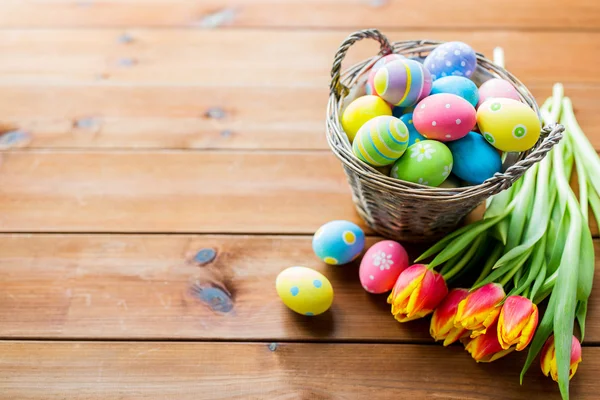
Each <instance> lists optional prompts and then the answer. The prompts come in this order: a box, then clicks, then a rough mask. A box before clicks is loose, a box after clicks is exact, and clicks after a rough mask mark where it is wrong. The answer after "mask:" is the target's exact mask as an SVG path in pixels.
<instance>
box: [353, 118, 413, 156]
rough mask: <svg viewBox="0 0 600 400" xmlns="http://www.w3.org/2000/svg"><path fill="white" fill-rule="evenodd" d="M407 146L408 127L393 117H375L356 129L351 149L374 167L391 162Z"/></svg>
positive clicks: (402, 152)
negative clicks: (356, 132)
mask: <svg viewBox="0 0 600 400" xmlns="http://www.w3.org/2000/svg"><path fill="white" fill-rule="evenodd" d="M407 147H408V128H407V127H406V125H404V123H403V122H402V121H401V120H399V119H398V118H395V117H389V116H382V117H375V118H373V119H372V120H370V121H367V123H365V124H364V125H363V126H362V128H360V130H359V131H358V134H357V135H356V138H355V139H354V143H353V144H352V151H353V153H354V155H355V156H356V157H358V158H359V159H360V160H362V161H364V162H366V163H367V164H369V165H372V166H374V167H382V166H384V165H389V164H393V163H394V161H396V160H397V159H399V158H400V157H402V154H404V152H405V151H406V148H407Z"/></svg>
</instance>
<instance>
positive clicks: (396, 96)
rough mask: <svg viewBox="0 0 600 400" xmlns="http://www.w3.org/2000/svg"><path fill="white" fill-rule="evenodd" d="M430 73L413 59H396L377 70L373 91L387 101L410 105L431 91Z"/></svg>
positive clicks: (405, 105)
mask: <svg viewBox="0 0 600 400" xmlns="http://www.w3.org/2000/svg"><path fill="white" fill-rule="evenodd" d="M431 84H432V81H431V73H430V72H429V70H427V69H426V68H425V67H423V65H422V64H420V63H419V62H417V61H414V60H408V59H405V60H396V61H392V62H390V63H387V64H384V65H382V66H381V68H379V69H378V70H377V73H376V74H375V79H374V87H375V92H376V93H377V95H378V96H379V97H381V98H382V99H384V100H385V101H387V102H388V103H390V104H392V105H394V106H399V107H410V106H413V105H415V104H417V103H418V102H419V100H421V99H423V98H425V97H426V96H428V95H429V92H431Z"/></svg>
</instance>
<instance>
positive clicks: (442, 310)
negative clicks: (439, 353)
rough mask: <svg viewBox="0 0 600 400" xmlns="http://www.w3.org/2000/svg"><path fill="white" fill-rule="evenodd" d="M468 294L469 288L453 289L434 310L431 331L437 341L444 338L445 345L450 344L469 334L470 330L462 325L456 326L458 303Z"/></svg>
mask: <svg viewBox="0 0 600 400" xmlns="http://www.w3.org/2000/svg"><path fill="white" fill-rule="evenodd" d="M468 294H469V291H468V290H467V289H452V290H451V291H450V292H449V293H448V295H447V296H446V297H445V298H444V300H442V302H441V303H440V305H439V306H438V307H437V308H436V309H435V311H434V312H433V317H431V325H430V327H429V333H430V334H431V336H432V337H433V338H434V339H435V340H436V341H438V340H443V341H444V346H448V345H449V344H452V343H454V342H456V341H457V340H458V339H460V338H461V337H463V336H464V335H465V334H468V331H467V330H466V329H465V328H463V327H462V326H460V327H456V326H454V318H455V317H456V310H457V309H458V303H460V302H461V301H462V300H464V299H465V298H466V297H467V296H468Z"/></svg>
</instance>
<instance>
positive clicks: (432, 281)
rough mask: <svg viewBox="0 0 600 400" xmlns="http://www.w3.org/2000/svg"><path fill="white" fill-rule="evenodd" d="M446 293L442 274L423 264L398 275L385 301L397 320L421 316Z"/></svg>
mask: <svg viewBox="0 0 600 400" xmlns="http://www.w3.org/2000/svg"><path fill="white" fill-rule="evenodd" d="M446 294H448V288H447V287H446V282H445V281H444V278H443V277H442V275H440V274H438V273H437V272H435V271H432V270H430V269H428V268H427V266H426V265H423V264H415V265H413V266H411V267H408V268H407V269H405V270H404V271H402V273H401V274H400V276H399V277H398V280H397V281H396V284H395V285H394V288H393V289H392V293H391V294H390V296H389V297H388V299H387V302H388V303H389V304H391V305H392V314H394V318H396V320H397V321H399V322H406V321H411V320H413V319H418V318H423V317H424V316H426V315H427V314H429V313H431V312H432V311H433V309H434V308H436V307H437V306H438V304H439V303H440V302H441V301H442V300H443V299H444V297H445V296H446Z"/></svg>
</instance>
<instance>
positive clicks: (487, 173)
mask: <svg viewBox="0 0 600 400" xmlns="http://www.w3.org/2000/svg"><path fill="white" fill-rule="evenodd" d="M448 148H449V149H450V151H451V152H452V159H453V160H454V165H453V167H452V173H453V174H454V175H456V176H458V177H459V178H460V179H462V180H464V181H466V182H468V183H470V184H475V185H479V184H481V183H483V182H484V181H485V180H486V179H489V178H491V177H492V176H494V174H495V173H496V172H501V171H502V159H501V157H500V154H499V153H498V151H497V150H496V149H495V148H494V147H493V146H492V145H490V144H489V143H488V142H487V141H486V140H485V139H484V138H483V136H481V135H480V134H479V133H476V132H469V133H468V134H467V136H465V137H463V138H462V139H459V140H455V141H453V142H449V143H448Z"/></svg>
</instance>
